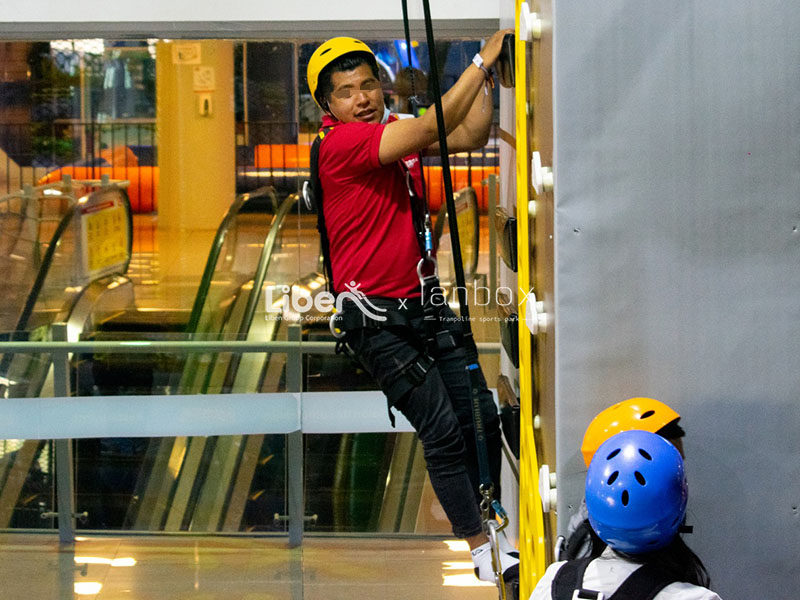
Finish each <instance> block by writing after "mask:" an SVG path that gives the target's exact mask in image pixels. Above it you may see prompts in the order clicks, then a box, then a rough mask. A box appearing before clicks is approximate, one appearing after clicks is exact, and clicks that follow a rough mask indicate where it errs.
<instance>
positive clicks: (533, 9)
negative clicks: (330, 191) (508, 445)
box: [515, 0, 555, 598]
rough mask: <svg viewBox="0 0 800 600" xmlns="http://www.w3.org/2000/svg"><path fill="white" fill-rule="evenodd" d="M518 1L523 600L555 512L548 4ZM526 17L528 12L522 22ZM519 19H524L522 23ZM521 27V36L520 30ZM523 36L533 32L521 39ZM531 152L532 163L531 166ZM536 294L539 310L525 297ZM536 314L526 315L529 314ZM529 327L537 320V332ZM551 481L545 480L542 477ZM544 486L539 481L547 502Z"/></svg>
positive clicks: (546, 558)
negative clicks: (546, 472) (545, 468)
mask: <svg viewBox="0 0 800 600" xmlns="http://www.w3.org/2000/svg"><path fill="white" fill-rule="evenodd" d="M523 4H524V3H523V2H522V1H521V0H517V2H516V12H515V14H516V21H515V23H516V25H515V32H516V48H515V63H516V64H515V67H516V69H515V73H516V89H515V107H516V135H515V146H516V174H517V190H516V204H517V243H518V249H519V250H518V265H517V286H518V291H517V294H518V296H517V297H518V301H519V327H520V330H519V339H520V344H519V353H520V355H519V361H520V370H519V392H520V405H521V458H520V515H519V520H520V522H519V524H520V553H521V559H522V565H523V568H522V569H521V570H520V598H527V597H528V596H529V595H530V593H531V591H532V590H533V587H534V586H535V584H536V581H538V579H539V578H540V577H541V576H542V575H543V574H544V571H545V568H546V567H547V565H548V564H549V563H550V562H552V547H553V539H554V535H552V534H553V532H555V507H551V509H550V512H548V513H544V512H543V510H542V501H541V495H540V488H539V475H540V473H539V467H540V465H543V464H550V465H553V464H555V406H554V404H555V389H554V372H555V370H554V356H555V331H554V319H553V316H554V315H553V308H552V307H553V305H554V303H553V289H554V286H553V216H554V215H553V194H552V186H551V185H550V183H551V180H548V177H547V167H548V166H551V165H552V160H553V159H552V157H553V151H552V149H553V109H552V85H551V82H552V2H551V0H543V1H542V2H538V3H534V4H527V8H528V11H526V10H525V8H526V7H524V6H523ZM528 12H530V13H533V15H532V16H530V17H527V18H526V17H525V16H526V15H527V14H528ZM521 14H522V15H523V17H522V19H521ZM521 28H522V31H521ZM525 30H529V31H530V30H533V33H531V34H530V35H529V36H526V35H525V33H526V31H525ZM534 153H537V155H538V160H537V161H535V162H536V163H537V164H541V165H543V166H544V167H545V169H544V181H542V175H543V171H542V170H538V172H534V169H535V168H536V167H535V166H534V165H532V157H533V155H534ZM532 295H535V297H536V300H537V301H539V302H540V304H539V305H538V310H534V307H535V306H536V305H534V304H533V303H528V302H527V299H528V298H529V297H532ZM529 311H530V312H531V313H536V314H530V315H529V314H528V312H529ZM528 321H531V322H535V323H536V326H535V328H534V329H535V333H532V332H531V329H530V328H529V325H528V323H527V322H528ZM548 479H549V478H548ZM549 487H550V486H549V481H545V482H544V488H545V492H544V493H545V494H547V498H548V499H549V491H548V490H549Z"/></svg>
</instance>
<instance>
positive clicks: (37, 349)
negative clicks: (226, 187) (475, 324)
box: [0, 340, 501, 354]
mask: <svg viewBox="0 0 800 600" xmlns="http://www.w3.org/2000/svg"><path fill="white" fill-rule="evenodd" d="M477 346H478V353H479V354H499V353H500V348H501V344H500V343H499V342H479V343H478V344H477ZM335 351H336V342H304V341H299V342H290V341H289V342H286V341H278V342H259V341H252V340H251V341H247V340H209V341H202V340H193V341H188V340H186V341H183V340H175V341H145V340H125V341H103V342H101V341H90V340H87V341H79V342H20V341H11V342H0V353H3V354H4V353H19V354H36V353H54V354H55V353H75V354H82V353H87V354H88V353H92V352H109V353H119V354H144V353H149V352H175V353H194V352H272V353H282V354H284V353H289V352H299V353H300V354H335Z"/></svg>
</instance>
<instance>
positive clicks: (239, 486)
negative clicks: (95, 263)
mask: <svg viewBox="0 0 800 600" xmlns="http://www.w3.org/2000/svg"><path fill="white" fill-rule="evenodd" d="M314 221H315V217H314V216H313V215H309V214H304V213H303V212H302V209H301V207H300V206H298V203H297V196H296V195H291V196H288V197H286V198H284V199H283V200H281V201H279V200H278V198H277V197H276V196H275V193H274V191H273V190H271V189H270V188H266V189H262V190H258V191H256V192H252V193H250V194H245V195H242V196H240V197H238V198H237V199H236V201H235V202H234V203H233V205H232V206H231V207H230V209H229V210H228V213H227V214H226V216H225V218H224V219H223V221H222V223H221V224H220V227H219V229H218V231H217V235H216V237H215V240H214V242H213V244H212V248H211V251H210V253H209V257H208V260H207V263H206V268H205V270H204V273H203V276H202V278H201V282H200V285H199V287H198V290H197V293H196V296H195V301H194V304H193V307H192V311H191V313H190V315H189V317H188V321H187V323H186V325H185V326H184V327H183V330H182V331H168V330H164V329H163V328H162V330H161V331H158V329H159V327H158V324H157V323H138V324H134V327H131V320H130V315H131V313H132V312H135V311H132V310H131V306H132V302H129V303H126V302H125V301H123V300H121V299H120V298H123V297H124V295H122V293H121V292H120V291H117V292H115V294H116V295H117V296H118V297H116V299H115V300H114V301H113V302H111V301H110V300H109V299H110V298H112V293H111V291H109V292H107V293H106V294H100V293H98V292H96V291H95V292H92V291H91V290H92V288H91V286H89V287H88V288H87V290H86V291H85V292H84V293H81V294H79V295H78V296H77V298H78V301H77V302H75V303H74V304H75V307H76V309H79V310H73V311H71V313H70V314H72V315H74V317H75V319H78V315H83V317H80V318H82V319H83V321H81V322H82V323H83V326H82V327H78V326H77V325H76V326H74V328H73V326H72V325H71V326H70V327H71V328H70V331H71V333H70V339H87V340H89V339H90V340H121V339H128V340H130V339H137V340H141V339H143V336H144V334H143V332H145V331H151V333H149V334H147V336H146V337H149V338H150V339H190V340H197V341H202V340H208V341H214V340H260V341H269V340H286V338H287V328H286V322H287V319H289V321H290V322H296V321H293V320H292V319H294V318H295V317H296V315H291V314H290V313H291V311H289V310H283V309H280V307H279V312H278V315H279V317H276V316H275V314H274V313H272V312H270V311H272V310H275V308H274V307H267V306H266V303H265V296H266V294H265V292H266V291H267V290H272V291H273V292H274V293H273V294H272V297H273V298H280V297H281V291H282V290H285V289H286V288H285V286H287V285H289V284H291V285H290V286H289V287H291V288H293V289H296V290H300V291H301V292H303V293H307V294H310V295H313V294H314V293H316V292H319V291H321V290H322V289H324V288H323V286H324V278H322V276H321V275H319V272H320V271H321V268H320V258H319V243H318V236H317V233H316V230H315V228H314ZM60 246H62V247H63V250H64V252H63V253H64V254H65V255H66V254H68V252H66V250H67V248H68V246H69V244H66V243H62V244H60ZM65 260H66V259H65ZM302 273H306V274H307V275H304V276H302V277H298V274H302ZM115 281H119V280H118V279H117V280H110V281H108V282H106V284H107V287H109V288H110V289H112V290H117V289H118V288H125V289H129V288H130V286H129V285H127V284H126V285H124V286H123V285H121V284H118V285H116V286H113V285H111V284H112V283H114V282H115ZM98 289H99V288H98ZM131 294H132V292H131ZM131 297H132V296H131ZM40 312H42V311H38V312H36V314H39V313H40ZM57 318H59V319H60V318H66V317H65V315H64V313H63V311H62V312H58V311H56V312H55V313H53V320H52V321H51V322H56V319H57ZM151 318H152V316H151ZM75 319H73V320H74V321H75ZM31 322H33V320H31ZM75 322H76V323H77V321H75ZM302 337H303V339H305V340H311V341H315V340H316V341H322V340H324V341H330V340H331V338H330V334H329V332H328V330H327V323H323V324H322V325H320V324H319V323H317V324H314V323H313V322H311V323H303V324H302ZM28 339H39V338H35V337H29V338H28ZM20 356H22V355H20ZM15 360H16V358H15ZM48 360H49V357H46V358H45V359H43V362H45V363H47V362H48ZM285 366H286V357H285V354H281V353H276V354H274V355H270V354H264V353H232V352H226V353H219V352H205V353H190V354H188V355H180V356H175V355H166V354H152V355H144V354H132V355H131V354H128V355H123V354H113V355H112V354H107V355H101V354H84V355H81V356H76V357H73V372H74V373H75V377H74V381H75V382H76V383H75V389H74V393H76V394H78V395H93V394H97V395H119V394H126V395H127V394H132V393H133V394H137V393H144V394H224V393H248V392H249V393H255V392H262V393H264V392H266V393H269V392H282V391H285V387H286V385H285ZM304 373H305V374H306V376H305V379H304V387H303V391H310V392H314V391H331V390H337V389H339V390H341V389H342V388H341V386H342V385H343V383H344V385H345V386H346V390H354V389H374V388H375V384H374V382H373V381H372V379H371V377H369V376H368V375H367V374H366V373H364V372H363V371H362V370H360V369H358V368H357V366H355V365H354V364H353V363H352V362H350V361H349V360H348V359H346V358H345V357H342V356H333V355H317V356H306V357H305V358H304ZM46 380H47V379H46V378H45V379H44V381H46ZM35 391H36V389H34V388H33V387H28V388H27V389H26V391H25V392H24V393H22V392H21V391H20V392H19V394H18V395H24V396H30V395H39V394H45V393H46V387H45V386H44V385H41V386H40V387H39V389H38V392H37V393H36V394H34V392H35ZM304 439H305V460H306V466H305V472H306V489H307V498H306V505H307V508H308V512H309V513H314V514H316V515H317V516H318V520H317V529H318V530H321V531H331V532H341V531H346V532H358V531H373V532H377V531H382V532H415V531H419V530H420V524H419V515H420V514H422V513H424V512H426V510H427V511H428V512H430V510H429V509H430V508H431V507H432V505H433V503H434V502H435V500H434V498H433V495H432V492H431V490H430V486H429V484H427V483H426V476H425V468H424V461H423V459H422V452H421V448H420V447H419V443H418V442H417V440H416V437H415V436H414V435H413V434H407V433H388V434H387V433H370V434H365V433H360V434H342V435H306V436H304ZM34 443H35V444H37V445H38V446H37V447H36V448H33V447H32V448H27V447H25V448H23V451H22V453H21V454H24V455H25V457H26V458H25V460H26V461H27V463H28V468H26V469H24V473H23V474H22V477H21V479H22V480H23V481H25V480H27V481H29V482H30V481H31V480H32V477H31V475H30V474H28V475H27V477H26V476H25V473H29V471H31V472H32V470H31V469H30V466H31V465H32V464H35V462H36V460H35V457H36V456H37V455H40V454H41V452H42V448H44V449H46V448H48V447H49V444H50V443H48V442H41V443H39V442H31V445H32V444H34ZM40 446H41V448H40ZM75 452H76V457H77V463H76V473H77V506H78V508H79V510H80V511H87V512H88V515H89V516H88V518H86V519H84V520H83V521H81V522H80V523H79V527H82V528H86V529H133V530H143V531H148V530H149V531H198V532H213V531H265V530H281V531H282V530H285V528H286V523H285V521H281V520H276V519H275V518H274V516H275V515H276V514H278V515H283V514H286V513H287V508H286V498H287V493H286V437H285V436H284V435H269V434H264V435H246V436H244V435H242V436H213V437H177V438H157V439H156V438H153V439H147V438H136V439H88V440H78V441H76V442H75ZM51 458H52V456H48V457H46V458H45V462H47V461H49V460H51ZM15 462H19V461H15ZM20 465H22V462H20ZM20 469H22V467H21V466H20ZM45 470H47V469H45ZM20 473H21V471H20V470H18V472H17V479H20V477H19V475H20ZM2 474H3V473H2V472H0V475H2ZM12 479H13V478H12ZM0 481H2V480H0ZM8 481H11V479H7V481H6V484H5V486H4V488H3V490H4V492H3V493H5V488H7V487H8ZM20 489H21V488H20ZM11 495H13V493H10V495H9V497H11ZM22 496H24V497H25V498H27V497H28V496H30V494H28V495H25V494H22V492H21V491H20V492H18V493H17V494H16V499H19V498H21V497H22ZM51 496H52V494H51ZM16 499H15V500H14V501H13V502H16ZM23 499H24V498H23ZM13 502H12V501H11V500H8V501H6V504H9V503H12V504H13ZM53 503H54V502H53V499H52V498H50V499H49V500H47V501H45V502H44V505H43V507H40V509H39V512H41V511H42V510H44V508H48V509H52V506H53ZM11 512H14V511H13V510H12V511H11ZM17 512H19V511H17ZM0 517H2V507H1V506H0ZM8 523H10V521H7V522H6V523H5V524H8ZM48 523H50V524H51V523H52V522H48ZM48 523H42V522H40V523H39V524H38V525H36V524H32V525H30V526H39V527H41V526H43V525H47V524H48ZM3 525H4V523H0V526H3ZM51 526H52V525H51ZM422 530H424V525H423V526H422Z"/></svg>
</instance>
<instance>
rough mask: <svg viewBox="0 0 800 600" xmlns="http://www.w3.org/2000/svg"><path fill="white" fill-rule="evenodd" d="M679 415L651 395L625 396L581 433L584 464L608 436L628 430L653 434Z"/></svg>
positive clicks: (587, 462)
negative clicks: (645, 396)
mask: <svg viewBox="0 0 800 600" xmlns="http://www.w3.org/2000/svg"><path fill="white" fill-rule="evenodd" d="M680 418H681V416H680V415H679V414H678V413H677V412H675V411H674V410H673V409H672V408H670V407H669V406H667V405H666V404H664V403H663V402H659V401H658V400H654V399H653V398H628V399H627V400H623V401H622V402H618V403H616V404H615V405H613V406H609V407H608V408H607V409H605V410H604V411H602V412H600V413H599V414H598V415H597V416H596V417H595V418H594V419H592V422H591V423H589V427H587V428H586V433H585V434H584V435H583V444H581V454H583V462H585V463H586V466H587V467H588V466H589V463H590V462H592V457H593V456H594V453H595V452H596V451H597V449H598V448H599V447H600V446H601V445H602V444H603V442H605V441H606V440H607V439H608V438H610V437H611V436H613V435H615V434H617V433H620V432H622V431H628V430H630V429H641V430H644V431H649V432H650V433H656V432H658V431H659V430H660V429H662V428H663V427H665V426H666V425H669V424H670V423H672V422H673V421H677V420H678V419H680Z"/></svg>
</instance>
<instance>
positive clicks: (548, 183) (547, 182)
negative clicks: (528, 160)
mask: <svg viewBox="0 0 800 600" xmlns="http://www.w3.org/2000/svg"><path fill="white" fill-rule="evenodd" d="M554 181H555V178H554V177H553V169H551V168H550V167H542V187H543V188H544V191H545V192H552V191H553V185H554Z"/></svg>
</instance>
